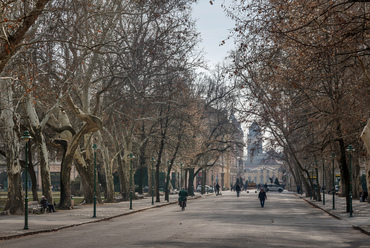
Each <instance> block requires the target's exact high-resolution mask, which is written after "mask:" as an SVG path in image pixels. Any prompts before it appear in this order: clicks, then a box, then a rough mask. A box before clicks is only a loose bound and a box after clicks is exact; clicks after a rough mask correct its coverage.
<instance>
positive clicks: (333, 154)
mask: <svg viewBox="0 0 370 248" xmlns="http://www.w3.org/2000/svg"><path fill="white" fill-rule="evenodd" d="M331 157H332V158H333V210H334V209H335V170H334V158H335V153H334V152H333V153H332V154H331Z"/></svg>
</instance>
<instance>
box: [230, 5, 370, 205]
mask: <svg viewBox="0 0 370 248" xmlns="http://www.w3.org/2000/svg"><path fill="white" fill-rule="evenodd" d="M225 8H226V7H225ZM369 8H370V5H369V3H368V2H367V1H353V0H351V1H346V0H341V1H327V0H309V1H299V0H298V1H288V0H284V1H275V0H267V1H266V0H255V1H238V0H235V1H233V2H232V3H231V4H230V6H228V7H227V8H226V9H225V10H226V12H227V13H228V15H229V16H230V17H231V18H233V19H234V20H235V23H236V25H235V28H234V30H233V34H234V35H235V37H236V38H237V39H238V44H239V49H238V51H237V52H236V53H235V54H234V55H233V57H234V70H233V73H234V74H235V75H236V76H237V77H238V78H239V86H240V88H241V89H242V92H244V94H243V95H242V96H241V98H242V99H243V103H244V104H243V106H242V107H241V109H240V110H241V111H243V112H244V113H245V115H244V116H245V118H246V119H248V118H249V117H250V116H257V118H258V120H259V124H260V126H262V127H263V128H264V130H265V132H266V133H268V134H269V135H268V136H269V137H270V138H269V140H268V141H269V144H270V145H271V147H273V148H278V147H280V148H282V151H283V154H284V160H285V161H286V163H287V165H288V166H289V169H290V173H291V176H293V177H294V179H295V182H296V183H297V185H303V186H304V187H305V188H306V192H311V189H312V188H313V182H312V180H311V177H310V171H311V170H313V169H314V170H318V168H320V171H321V170H322V164H323V163H326V164H328V163H329V164H331V161H332V158H331V156H332V154H333V153H334V154H335V156H336V158H335V160H336V164H337V165H338V166H339V169H340V172H341V183H342V192H343V194H344V195H346V197H347V210H348V211H349V204H348V202H349V197H350V196H349V191H350V170H349V156H348V155H349V152H348V151H347V149H348V146H349V145H350V144H351V145H352V146H353V147H354V148H355V151H354V152H353V159H352V164H353V167H352V176H353V180H352V182H353V183H354V185H352V191H353V193H354V196H355V197H356V196H357V195H358V190H359V187H358V181H359V180H357V179H358V178H359V173H360V171H359V160H361V159H363V158H366V153H367V152H366V149H365V146H364V143H363V142H362V140H361V139H360V134H361V132H362V130H363V128H364V126H365V125H366V122H367V120H368V119H369V104H370V98H369V93H370V91H369V85H370V78H369V66H370V64H369V63H370V57H369V55H370V54H369V45H370V44H369V35H370V33H369V31H370V30H369V27H370V15H369ZM369 147H370V146H369ZM366 166H367V169H366V173H367V174H366V178H367V186H368V189H367V190H368V191H369V190H370V188H369V187H370V166H369V164H368V163H367V165H366ZM327 168H328V166H327ZM331 174H332V173H330V174H329V173H328V174H327V175H331ZM329 179H330V177H327V180H328V181H327V182H326V185H330V184H329ZM331 180H332V179H331ZM331 180H330V181H331ZM318 186H320V185H318ZM315 197H318V199H320V195H318V196H315Z"/></svg>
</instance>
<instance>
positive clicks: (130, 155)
mask: <svg viewBox="0 0 370 248" xmlns="http://www.w3.org/2000/svg"><path fill="white" fill-rule="evenodd" d="M128 157H129V158H130V162H131V168H130V209H132V159H133V158H134V155H133V154H132V153H130V154H129V155H128Z"/></svg>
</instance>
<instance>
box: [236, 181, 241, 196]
mask: <svg viewBox="0 0 370 248" xmlns="http://www.w3.org/2000/svg"><path fill="white" fill-rule="evenodd" d="M240 190H241V188H240V185H239V184H237V185H236V186H235V191H236V196H237V197H239V195H240Z"/></svg>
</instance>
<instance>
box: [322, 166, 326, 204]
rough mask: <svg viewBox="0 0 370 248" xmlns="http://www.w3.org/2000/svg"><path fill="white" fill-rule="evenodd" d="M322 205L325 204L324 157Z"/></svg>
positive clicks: (323, 167)
mask: <svg viewBox="0 0 370 248" xmlns="http://www.w3.org/2000/svg"><path fill="white" fill-rule="evenodd" d="M322 205H325V159H322Z"/></svg>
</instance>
